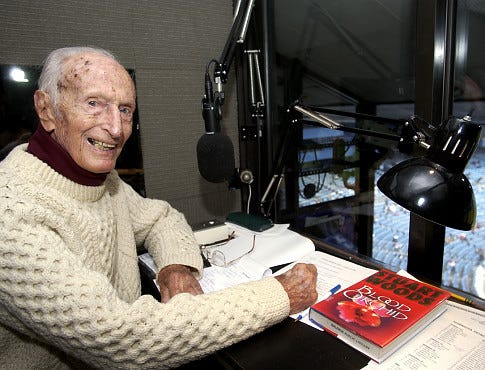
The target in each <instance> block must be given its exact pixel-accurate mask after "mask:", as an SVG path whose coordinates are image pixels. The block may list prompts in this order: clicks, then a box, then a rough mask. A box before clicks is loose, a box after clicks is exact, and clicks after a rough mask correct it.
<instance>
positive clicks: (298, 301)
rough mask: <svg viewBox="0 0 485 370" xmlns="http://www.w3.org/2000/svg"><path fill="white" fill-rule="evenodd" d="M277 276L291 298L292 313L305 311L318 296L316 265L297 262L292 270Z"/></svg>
mask: <svg viewBox="0 0 485 370" xmlns="http://www.w3.org/2000/svg"><path fill="white" fill-rule="evenodd" d="M275 278H276V280H278V281H279V282H280V284H281V285H283V288H284V289H285V291H286V293H287V294H288V298H290V315H291V314H294V313H297V312H300V311H303V310H304V309H306V308H307V307H309V306H310V305H312V304H313V303H315V301H316V300H317V298H318V293H317V289H316V287H317V268H316V267H315V265H312V264H306V263H297V264H296V265H295V266H293V268H292V269H291V270H288V271H287V272H285V273H283V274H281V275H277V276H275Z"/></svg>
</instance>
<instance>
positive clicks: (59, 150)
mask: <svg viewBox="0 0 485 370" xmlns="http://www.w3.org/2000/svg"><path fill="white" fill-rule="evenodd" d="M27 151H28V152H29V153H30V154H32V155H35V156H36V157H37V158H39V159H40V160H41V161H43V162H45V163H47V164H48V165H49V166H50V167H52V168H53V169H54V170H55V171H57V172H59V173H60V174H61V175H62V176H64V177H67V178H68V179H69V180H71V181H74V182H76V183H78V184H81V185H87V186H99V185H102V184H103V182H104V180H106V176H107V175H108V174H107V173H93V172H90V171H87V170H85V169H84V168H81V167H79V166H78V165H77V163H76V162H74V160H73V159H72V157H71V156H70V155H69V153H68V152H67V151H66V150H65V149H64V148H63V147H62V146H61V145H60V144H59V143H58V142H57V141H55V140H54V139H53V138H52V137H51V135H49V133H48V132H47V131H46V130H44V128H43V127H42V125H41V124H39V126H38V127H37V130H36V131H35V133H34V134H33V135H32V136H31V138H30V140H29V145H28V147H27Z"/></svg>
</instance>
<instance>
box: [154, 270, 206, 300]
mask: <svg viewBox="0 0 485 370" xmlns="http://www.w3.org/2000/svg"><path fill="white" fill-rule="evenodd" d="M157 283H158V285H159V287H160V295H161V296H162V302H163V303H166V302H168V301H169V300H170V298H172V297H173V296H174V295H176V294H179V293H190V294H193V295H197V294H203V291H202V288H201V287H200V284H199V282H198V281H197V279H196V278H195V277H194V275H193V274H192V271H191V270H190V268H189V267H188V266H184V265H168V266H165V267H164V268H163V269H161V270H160V272H159V273H158V276H157Z"/></svg>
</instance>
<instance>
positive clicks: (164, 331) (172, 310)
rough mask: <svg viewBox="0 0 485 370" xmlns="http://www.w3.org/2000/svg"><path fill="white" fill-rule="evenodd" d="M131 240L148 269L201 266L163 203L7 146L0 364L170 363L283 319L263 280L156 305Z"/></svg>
mask: <svg viewBox="0 0 485 370" xmlns="http://www.w3.org/2000/svg"><path fill="white" fill-rule="evenodd" d="M135 245H144V246H145V247H146V248H147V249H148V251H149V252H150V253H151V254H152V256H153V257H154V259H155V262H156V263H157V265H158V266H159V267H162V266H165V265H167V264H172V263H180V264H184V265H188V266H191V267H194V268H195V269H197V270H198V271H199V273H200V271H201V268H202V264H201V259H200V255H199V252H198V248H197V247H196V243H195V239H194V237H193V235H192V233H191V230H190V227H189V226H188V225H187V223H186V221H185V218H184V217H183V216H182V214H181V213H179V212H177V211H175V210H174V209H173V208H171V207H170V206H169V205H168V204H167V203H166V202H163V201H160V200H153V199H145V198H142V197H140V196H139V195H138V194H137V193H136V192H135V191H133V190H132V189H131V187H129V186H128V185H127V184H125V183H124V182H122V181H121V180H120V179H119V177H118V176H117V174H116V173H115V172H112V173H111V174H110V175H109V176H108V178H107V180H106V182H105V184H104V185H102V186H98V187H90V186H83V185H79V184H76V183H74V182H72V181H70V180H68V179H66V178H64V177H63V176H61V175H59V174H58V173H57V172H55V171H54V170H52V169H51V168H50V167H49V166H47V165H46V164H44V163H43V162H41V161H40V160H38V159H37V158H36V157H34V156H32V155H30V154H28V153H27V152H26V145H21V146H19V147H16V148H15V149H14V150H13V151H12V152H11V153H10V155H9V156H8V157H7V158H6V159H5V160H3V161H2V162H0V368H5V369H63V368H74V367H83V366H84V368H85V365H83V364H79V363H78V362H77V360H80V361H82V362H84V363H85V364H89V365H91V366H94V367H98V368H102V369H113V368H137V369H141V368H143V369H149V368H157V369H160V368H165V367H174V366H178V365H180V364H182V363H184V362H187V361H190V360H192V359H195V358H198V357H201V356H204V355H206V354H208V353H210V352H214V351H215V350H217V349H219V348H222V347H225V346H227V345H229V344H232V343H234V342H236V341H239V340H242V339H244V338H246V337H249V336H250V335H253V334H255V333H257V332H259V331H261V330H263V329H265V328H266V327H268V326H270V325H272V324H275V323H277V322H278V321H281V320H282V319H283V318H285V317H286V316H287V315H288V312H289V300H288V297H287V295H286V293H285V292H284V289H283V288H282V286H281V285H280V284H279V283H278V282H277V281H276V280H275V279H273V278H266V279H263V280H260V281H257V282H253V283H248V284H243V285H240V286H237V287H234V288H230V289H227V290H225V291H221V292H215V293H210V294H204V295H198V296H192V295H189V294H186V293H184V294H179V295H177V296H175V297H174V298H173V299H172V300H171V301H170V302H169V303H167V304H162V303H160V302H157V301H156V300H155V299H153V298H152V297H151V296H140V278H139V271H138V265H137V253H136V247H135ZM75 359H77V360H75Z"/></svg>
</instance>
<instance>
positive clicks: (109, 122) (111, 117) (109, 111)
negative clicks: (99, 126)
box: [105, 104, 123, 138]
mask: <svg viewBox="0 0 485 370" xmlns="http://www.w3.org/2000/svg"><path fill="white" fill-rule="evenodd" d="M105 125H106V128H107V130H108V132H109V133H110V135H111V137H113V138H118V137H120V136H121V135H122V134H123V123H122V119H121V112H120V110H119V109H118V107H117V106H115V105H113V104H108V106H107V107H106V123H105Z"/></svg>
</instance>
